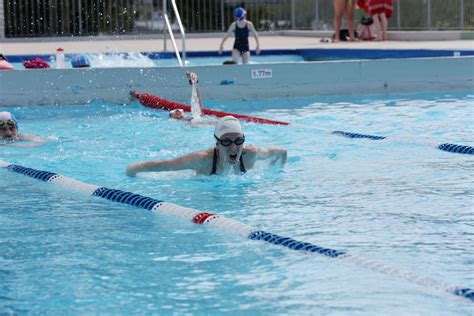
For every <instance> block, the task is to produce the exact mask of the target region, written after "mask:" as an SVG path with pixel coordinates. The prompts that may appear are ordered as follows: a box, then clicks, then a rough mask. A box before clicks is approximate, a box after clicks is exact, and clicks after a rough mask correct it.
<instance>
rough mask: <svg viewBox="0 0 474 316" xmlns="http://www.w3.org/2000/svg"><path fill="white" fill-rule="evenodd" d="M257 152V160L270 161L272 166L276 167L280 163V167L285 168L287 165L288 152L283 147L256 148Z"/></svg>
mask: <svg viewBox="0 0 474 316" xmlns="http://www.w3.org/2000/svg"><path fill="white" fill-rule="evenodd" d="M255 150H256V152H257V160H270V165H271V166H273V165H275V164H276V163H277V162H278V161H280V165H281V166H283V165H284V164H285V163H286V158H287V151H286V149H285V148H283V147H277V146H275V147H268V148H259V147H256V146H255Z"/></svg>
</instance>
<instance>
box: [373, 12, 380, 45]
mask: <svg viewBox="0 0 474 316" xmlns="http://www.w3.org/2000/svg"><path fill="white" fill-rule="evenodd" d="M372 19H373V20H374V26H375V33H376V34H377V38H376V39H375V40H376V41H381V40H382V26H381V25H380V19H379V14H378V13H376V14H374V15H372Z"/></svg>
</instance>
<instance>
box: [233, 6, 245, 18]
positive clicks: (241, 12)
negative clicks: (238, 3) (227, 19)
mask: <svg viewBox="0 0 474 316" xmlns="http://www.w3.org/2000/svg"><path fill="white" fill-rule="evenodd" d="M246 15H247V11H245V9H244V8H235V10H234V16H235V17H236V18H237V19H242V18H244V17H245V16H246Z"/></svg>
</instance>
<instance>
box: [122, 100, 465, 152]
mask: <svg viewBox="0 0 474 316" xmlns="http://www.w3.org/2000/svg"><path fill="white" fill-rule="evenodd" d="M130 95H131V96H133V97H134V98H137V99H138V100H139V101H140V103H141V104H142V105H144V106H146V107H150V108H155V109H162V110H168V111H171V110H176V109H182V110H183V111H186V112H191V110H192V108H191V106H189V105H187V104H183V103H179V102H176V101H172V100H168V99H165V98H161V97H159V96H156V95H152V94H149V93H140V92H136V91H131V92H130ZM202 113H203V114H205V115H213V116H216V117H223V116H227V115H232V116H234V117H235V118H238V119H241V120H243V121H246V122H253V123H260V124H271V125H290V123H287V122H280V121H274V120H268V119H264V118H259V117H255V116H249V115H243V114H237V113H228V112H223V111H216V110H211V109H206V108H202ZM291 126H294V127H299V128H302V127H303V128H311V129H314V130H319V131H326V132H327V130H324V129H321V128H312V127H309V126H304V125H299V124H298V125H295V124H291ZM330 133H332V134H334V135H339V136H343V137H347V138H366V139H371V140H382V139H386V137H385V136H378V135H369V134H360V133H353V132H346V131H332V132H330ZM430 146H431V145H430ZM436 147H437V148H438V149H440V150H443V151H447V152H451V153H458V154H468V155H474V147H471V146H465V145H455V144H441V145H437V146H436Z"/></svg>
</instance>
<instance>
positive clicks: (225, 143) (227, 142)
mask: <svg viewBox="0 0 474 316" xmlns="http://www.w3.org/2000/svg"><path fill="white" fill-rule="evenodd" d="M214 137H215V138H216V139H217V143H219V144H221V145H222V146H224V147H229V146H230V145H232V144H235V145H237V146H240V145H242V144H243V143H244V142H245V136H242V137H237V138H236V139H235V140H230V139H228V138H225V139H220V138H218V137H217V136H216V135H214Z"/></svg>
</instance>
